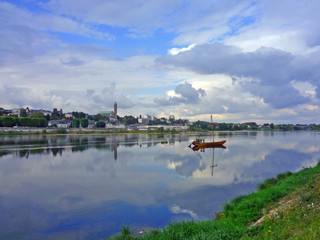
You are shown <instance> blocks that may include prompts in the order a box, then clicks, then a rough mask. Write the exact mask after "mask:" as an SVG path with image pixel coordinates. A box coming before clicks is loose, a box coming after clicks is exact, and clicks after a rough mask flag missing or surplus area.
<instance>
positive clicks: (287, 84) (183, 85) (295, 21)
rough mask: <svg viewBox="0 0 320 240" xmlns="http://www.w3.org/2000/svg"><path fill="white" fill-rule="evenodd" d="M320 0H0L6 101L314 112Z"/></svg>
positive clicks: (220, 112) (278, 117)
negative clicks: (115, 103)
mask: <svg viewBox="0 0 320 240" xmlns="http://www.w3.org/2000/svg"><path fill="white" fill-rule="evenodd" d="M319 10H320V3H319V1H317V0H314V1H297V0H290V1H289V0H287V1H275V0H274V1H273V0H269V1H263V0H262V1H245V0H242V1H238V0H237V1H236V0H227V1H206V0H205V1H186V0H163V1H155V0H154V1H150V0H149V1H147V0H139V1H131V0H130V1H129V0H121V1H115V0H108V1H104V0H92V1H85V0H82V1H75V0H64V1H62V0H47V1H33V0H21V1H0V40H1V41H0V101H1V106H2V107H5V108H16V107H29V108H45V109H49V110H51V109H53V108H62V109H63V110H64V112H68V111H74V110H75V111H84V112H88V113H90V114H96V113H97V112H99V111H101V110H110V109H112V106H113V103H114V102H115V101H116V102H117V103H118V107H119V114H120V115H121V116H124V115H127V114H131V115H135V116H137V115H140V114H142V115H143V114H149V115H154V116H158V117H163V116H164V117H168V116H169V115H171V114H173V115H175V116H176V117H177V118H185V119H190V120H192V121H193V120H207V121H209V119H210V115H211V114H213V116H214V118H215V119H216V121H219V122H244V121H256V122H261V123H264V122H275V123H317V122H318V121H319V117H320V116H319V113H320V110H319V96H320V90H319V89H320V88H319V86H320V81H319V78H320V70H319V67H318V66H319V64H320V58H319V53H320V32H319V25H320V24H319V22H320V16H319V14H318V13H319Z"/></svg>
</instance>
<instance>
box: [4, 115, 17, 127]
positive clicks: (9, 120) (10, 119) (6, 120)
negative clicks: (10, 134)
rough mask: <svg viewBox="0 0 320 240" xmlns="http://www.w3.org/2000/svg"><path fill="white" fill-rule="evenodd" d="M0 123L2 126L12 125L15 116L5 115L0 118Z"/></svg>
mask: <svg viewBox="0 0 320 240" xmlns="http://www.w3.org/2000/svg"><path fill="white" fill-rule="evenodd" d="M1 123H2V125H3V127H13V126H14V125H16V123H17V120H16V118H15V117H9V116H6V117H3V118H1Z"/></svg>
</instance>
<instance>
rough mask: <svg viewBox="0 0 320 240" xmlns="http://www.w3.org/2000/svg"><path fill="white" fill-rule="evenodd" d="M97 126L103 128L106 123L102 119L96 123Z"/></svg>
mask: <svg viewBox="0 0 320 240" xmlns="http://www.w3.org/2000/svg"><path fill="white" fill-rule="evenodd" d="M96 127H97V128H104V127H106V123H105V122H104V121H99V122H97V123H96Z"/></svg>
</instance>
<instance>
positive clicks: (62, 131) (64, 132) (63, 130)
mask: <svg viewBox="0 0 320 240" xmlns="http://www.w3.org/2000/svg"><path fill="white" fill-rule="evenodd" d="M57 133H58V134H66V133H67V129H65V128H64V127H59V128H58V129H57Z"/></svg>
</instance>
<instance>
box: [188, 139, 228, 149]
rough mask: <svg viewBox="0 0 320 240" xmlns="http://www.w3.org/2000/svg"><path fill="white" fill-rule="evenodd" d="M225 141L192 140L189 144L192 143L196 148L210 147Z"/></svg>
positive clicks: (220, 144)
mask: <svg viewBox="0 0 320 240" xmlns="http://www.w3.org/2000/svg"><path fill="white" fill-rule="evenodd" d="M225 142H226V140H223V141H218V142H203V141H201V142H200V141H193V142H192V143H191V146H192V145H193V146H194V147H198V148H210V147H218V146H222V145H223V144H224V143H225Z"/></svg>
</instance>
